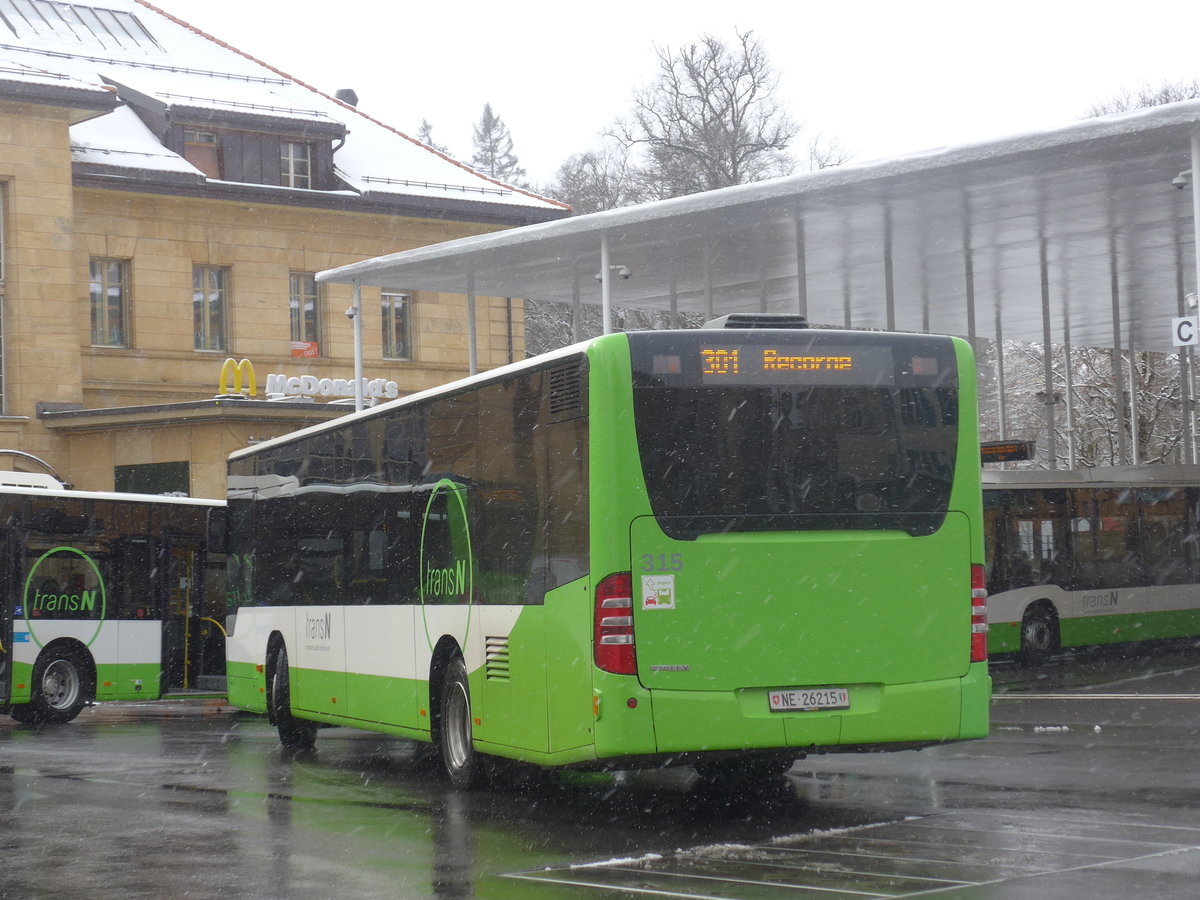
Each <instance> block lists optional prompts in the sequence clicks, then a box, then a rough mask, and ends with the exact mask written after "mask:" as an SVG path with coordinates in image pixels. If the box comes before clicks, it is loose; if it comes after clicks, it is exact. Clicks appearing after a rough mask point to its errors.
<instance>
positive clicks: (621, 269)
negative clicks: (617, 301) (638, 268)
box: [617, 266, 633, 281]
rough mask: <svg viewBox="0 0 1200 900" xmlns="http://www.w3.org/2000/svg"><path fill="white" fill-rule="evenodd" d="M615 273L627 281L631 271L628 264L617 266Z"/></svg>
mask: <svg viewBox="0 0 1200 900" xmlns="http://www.w3.org/2000/svg"><path fill="white" fill-rule="evenodd" d="M617 274H618V275H620V276H621V277H622V278H624V279H625V280H626V281H628V280H629V276H630V275H632V274H633V273H632V272H630V271H629V266H617Z"/></svg>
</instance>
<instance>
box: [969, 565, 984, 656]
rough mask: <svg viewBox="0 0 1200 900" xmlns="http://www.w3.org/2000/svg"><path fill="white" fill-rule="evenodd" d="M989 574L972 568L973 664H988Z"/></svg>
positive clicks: (979, 567)
mask: <svg viewBox="0 0 1200 900" xmlns="http://www.w3.org/2000/svg"><path fill="white" fill-rule="evenodd" d="M987 640H988V622H987V573H986V572H985V570H984V568H983V566H971V662H973V663H975V662H987V658H988V646H987Z"/></svg>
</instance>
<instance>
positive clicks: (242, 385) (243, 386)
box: [217, 357, 258, 398]
mask: <svg viewBox="0 0 1200 900" xmlns="http://www.w3.org/2000/svg"><path fill="white" fill-rule="evenodd" d="M257 393H258V384H257V382H255V380H254V366H253V365H252V364H251V362H250V360H248V359H243V360H242V361H241V362H238V361H237V360H235V359H233V358H232V357H230V358H229V359H227V360H225V362H224V363H222V364H221V382H220V385H219V386H218V388H217V397H218V398H231V397H253V396H254V395H255V394H257Z"/></svg>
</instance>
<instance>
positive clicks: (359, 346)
mask: <svg viewBox="0 0 1200 900" xmlns="http://www.w3.org/2000/svg"><path fill="white" fill-rule="evenodd" d="M351 309H352V310H353V312H354V411H355V412H361V411H362V408H363V336H362V282H360V281H355V282H354V303H353V305H352V306H351Z"/></svg>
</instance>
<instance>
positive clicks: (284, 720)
mask: <svg viewBox="0 0 1200 900" xmlns="http://www.w3.org/2000/svg"><path fill="white" fill-rule="evenodd" d="M271 718H272V719H274V721H275V727H276V728H277V729H278V731H279V743H280V744H281V745H282V746H283V749H284V750H293V751H303V750H311V749H312V748H313V747H314V746H315V745H316V742H317V723H316V722H307V721H305V720H304V719H297V718H296V717H295V716H293V715H292V683H291V678H290V677H289V675H288V656H287V650H286V649H285V648H284V647H280V648H279V650H278V652H277V653H276V654H275V668H274V670H273V671H272V673H271Z"/></svg>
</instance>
